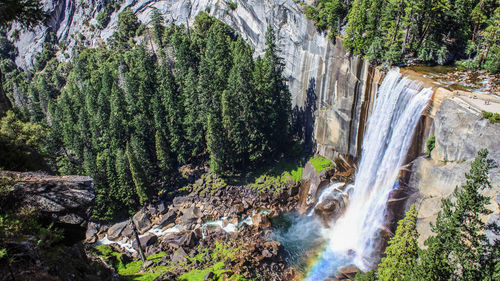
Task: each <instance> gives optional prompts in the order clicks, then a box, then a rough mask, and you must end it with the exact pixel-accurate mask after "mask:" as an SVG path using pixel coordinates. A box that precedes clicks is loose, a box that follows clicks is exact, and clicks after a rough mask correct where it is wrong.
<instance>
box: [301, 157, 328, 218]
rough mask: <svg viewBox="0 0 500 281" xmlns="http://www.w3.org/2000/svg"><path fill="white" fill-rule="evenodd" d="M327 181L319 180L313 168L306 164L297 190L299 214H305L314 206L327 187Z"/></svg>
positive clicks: (308, 163)
mask: <svg viewBox="0 0 500 281" xmlns="http://www.w3.org/2000/svg"><path fill="white" fill-rule="evenodd" d="M328 183H329V182H328V180H321V178H320V177H319V175H318V173H317V171H316V169H315V168H314V166H313V165H312V164H311V163H310V162H307V163H306V165H305V167H304V170H303V172H302V182H301V184H300V189H299V196H300V198H299V206H298V210H299V213H300V214H305V213H306V212H307V210H309V208H311V207H312V206H314V204H315V203H316V200H317V198H318V196H319V194H320V193H321V190H322V189H323V188H324V187H325V186H327V185H328Z"/></svg>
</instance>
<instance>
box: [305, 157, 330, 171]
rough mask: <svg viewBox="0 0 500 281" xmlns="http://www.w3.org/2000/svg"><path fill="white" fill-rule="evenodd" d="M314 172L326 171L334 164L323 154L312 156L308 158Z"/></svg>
mask: <svg viewBox="0 0 500 281" xmlns="http://www.w3.org/2000/svg"><path fill="white" fill-rule="evenodd" d="M309 162H311V164H312V165H313V167H314V169H316V172H318V173H319V172H321V171H327V170H331V169H333V168H335V164H334V163H333V162H332V161H330V159H328V158H325V157H323V156H313V157H311V158H310V159H309Z"/></svg>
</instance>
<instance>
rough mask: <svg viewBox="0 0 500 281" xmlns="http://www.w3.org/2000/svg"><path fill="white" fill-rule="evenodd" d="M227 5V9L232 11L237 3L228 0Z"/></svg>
mask: <svg viewBox="0 0 500 281" xmlns="http://www.w3.org/2000/svg"><path fill="white" fill-rule="evenodd" d="M228 7H229V9H231V10H233V11H234V10H236V8H238V4H237V3H236V2H229V4H228Z"/></svg>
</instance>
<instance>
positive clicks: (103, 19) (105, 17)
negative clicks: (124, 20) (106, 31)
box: [96, 0, 120, 29]
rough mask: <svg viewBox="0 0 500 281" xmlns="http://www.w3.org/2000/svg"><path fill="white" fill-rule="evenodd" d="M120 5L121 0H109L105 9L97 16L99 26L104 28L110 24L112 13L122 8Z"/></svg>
mask: <svg viewBox="0 0 500 281" xmlns="http://www.w3.org/2000/svg"><path fill="white" fill-rule="evenodd" d="M119 5H120V1H117V0H111V1H108V3H107V4H106V6H105V7H104V10H102V11H101V12H99V14H97V18H96V20H97V28H99V29H103V28H105V27H106V26H107V25H108V23H109V20H110V17H111V14H112V13H113V12H114V11H115V10H118V9H119V8H120V6H119Z"/></svg>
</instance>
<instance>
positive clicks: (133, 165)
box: [125, 135, 152, 205]
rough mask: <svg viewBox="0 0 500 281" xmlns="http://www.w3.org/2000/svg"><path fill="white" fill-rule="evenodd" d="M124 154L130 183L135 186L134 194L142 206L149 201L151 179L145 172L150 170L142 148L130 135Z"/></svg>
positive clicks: (135, 138) (136, 139)
mask: <svg viewBox="0 0 500 281" xmlns="http://www.w3.org/2000/svg"><path fill="white" fill-rule="evenodd" d="M125 153H126V155H127V159H128V163H129V167H130V173H131V175H132V181H133V182H134V185H135V193H136V194H137V196H138V197H139V203H140V204H141V205H142V204H144V202H146V201H148V200H149V195H150V188H149V184H150V182H151V179H150V178H149V177H148V175H147V171H148V170H151V168H152V167H151V166H150V165H148V164H149V163H148V162H149V161H148V160H147V159H146V158H145V154H146V153H145V151H144V147H143V146H141V143H140V141H139V140H138V138H137V137H135V136H134V135H132V137H131V139H130V143H127V145H126V150H125ZM144 164H146V166H144Z"/></svg>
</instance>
